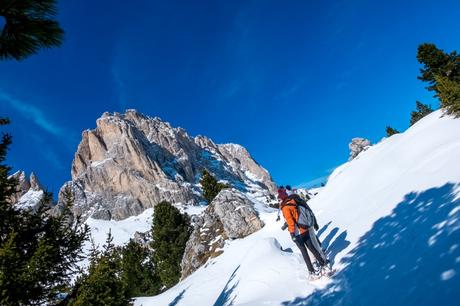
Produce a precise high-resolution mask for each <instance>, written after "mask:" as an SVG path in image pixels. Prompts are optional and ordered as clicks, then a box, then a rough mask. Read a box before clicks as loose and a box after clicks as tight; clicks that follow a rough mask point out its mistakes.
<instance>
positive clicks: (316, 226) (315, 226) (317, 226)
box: [313, 221, 319, 231]
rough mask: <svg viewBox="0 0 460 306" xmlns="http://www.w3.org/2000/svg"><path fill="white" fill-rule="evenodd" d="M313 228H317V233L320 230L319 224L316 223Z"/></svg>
mask: <svg viewBox="0 0 460 306" xmlns="http://www.w3.org/2000/svg"><path fill="white" fill-rule="evenodd" d="M313 227H314V228H315V231H317V230H319V225H318V223H317V222H316V221H315V225H313Z"/></svg>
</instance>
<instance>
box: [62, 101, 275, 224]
mask: <svg viewBox="0 0 460 306" xmlns="http://www.w3.org/2000/svg"><path fill="white" fill-rule="evenodd" d="M96 123H97V127H96V129H94V130H86V131H84V132H83V133H82V140H81V142H80V144H79V146H78V149H77V152H76V153H75V157H74V160H73V163H72V171H71V174H72V180H71V181H70V182H67V183H65V184H64V186H63V187H62V188H61V191H60V192H59V201H58V207H59V206H60V205H63V197H62V194H63V190H64V188H70V189H71V190H72V192H73V194H74V198H75V203H74V206H73V210H74V213H75V214H79V215H81V216H82V217H83V219H86V218H87V217H90V216H91V217H93V218H99V219H106V220H109V219H115V220H121V219H124V218H127V217H129V216H132V215H138V214H140V213H141V212H143V211H144V210H145V209H147V208H150V207H153V206H154V205H155V204H156V203H158V202H160V201H162V200H167V201H169V202H171V203H182V204H188V205H195V204H198V203H200V202H202V201H204V199H203V197H202V195H201V190H200V187H199V184H198V183H199V178H200V176H201V171H202V170H203V169H204V168H206V169H208V171H209V172H211V173H212V174H213V175H215V176H216V178H217V179H218V180H224V181H226V182H228V183H229V184H230V185H232V186H236V187H238V188H239V189H241V190H245V191H249V190H250V191H254V192H259V193H262V194H265V196H267V195H271V194H273V193H274V192H275V185H274V183H273V182H272V180H271V177H270V175H269V174H268V172H267V171H266V170H265V169H263V168H262V167H261V166H260V165H258V164H257V163H256V162H255V161H254V160H253V159H252V157H251V156H250V155H249V153H248V152H247V151H246V150H245V149H244V148H243V147H241V146H238V145H234V144H226V145H216V144H215V143H214V142H212V140H210V139H209V138H206V137H204V136H197V137H195V138H192V137H190V136H189V135H188V134H187V132H186V131H185V130H184V129H182V128H173V127H171V125H170V124H169V123H167V122H164V121H162V120H161V119H159V118H152V117H148V116H144V115H142V114H140V113H138V112H137V111H135V110H127V111H126V113H124V114H119V113H113V114H112V113H107V112H106V113H104V114H103V115H102V117H101V118H99V119H98V120H97V121H96Z"/></svg>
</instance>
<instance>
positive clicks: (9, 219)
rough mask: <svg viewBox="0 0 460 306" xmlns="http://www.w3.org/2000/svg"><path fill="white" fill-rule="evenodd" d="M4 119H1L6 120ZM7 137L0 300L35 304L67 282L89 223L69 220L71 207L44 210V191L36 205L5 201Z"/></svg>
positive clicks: (2, 149) (8, 190)
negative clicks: (34, 207)
mask: <svg viewBox="0 0 460 306" xmlns="http://www.w3.org/2000/svg"><path fill="white" fill-rule="evenodd" d="M7 122H8V121H7V120H4V119H2V120H0V124H2V125H3V124H6V123H7ZM10 143H11V136H9V135H6V134H4V135H3V139H2V142H1V143H0V163H1V164H0V191H1V193H0V305H38V304H43V303H51V302H53V301H54V300H55V299H56V295H57V294H58V293H59V292H63V291H65V290H67V289H68V287H69V286H70V280H71V278H72V276H74V275H75V274H76V273H77V272H78V269H77V266H76V263H77V262H78V261H80V260H81V259H82V257H81V255H80V254H81V252H82V245H83V242H84V241H85V240H86V239H87V236H88V228H87V227H86V226H81V223H80V221H79V219H78V218H77V220H76V221H75V222H73V223H70V222H69V219H70V218H71V212H70V206H71V204H72V198H71V196H70V195H68V196H67V197H66V199H67V203H66V204H67V205H66V208H65V209H64V210H63V211H62V214H61V215H59V216H57V217H55V216H51V215H49V213H48V210H49V207H48V206H47V205H46V203H49V202H50V200H51V194H49V193H45V197H44V199H43V200H42V202H41V205H40V206H39V208H38V210H37V211H36V212H33V211H31V210H26V209H18V208H17V207H15V206H14V205H12V204H11V203H9V201H10V200H9V199H10V196H11V195H12V194H13V193H14V191H15V190H16V185H17V182H15V181H14V180H9V179H8V171H9V170H10V168H9V167H8V166H6V165H4V164H3V162H4V161H5V157H6V152H7V148H8V145H9V144H10Z"/></svg>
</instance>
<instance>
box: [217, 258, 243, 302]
mask: <svg viewBox="0 0 460 306" xmlns="http://www.w3.org/2000/svg"><path fill="white" fill-rule="evenodd" d="M239 268H240V266H238V267H236V269H235V271H233V273H232V275H231V276H230V278H229V279H228V281H227V283H226V284H225V287H224V289H223V290H222V292H221V293H220V295H219V297H218V298H217V300H216V302H215V303H214V306H231V305H233V301H234V300H235V297H233V299H231V295H232V293H233V291H235V289H236V287H237V286H238V283H239V281H237V282H235V283H234V284H233V285H231V283H232V281H233V280H234V279H235V277H236V272H237V271H238V269H239ZM230 286H231V287H230Z"/></svg>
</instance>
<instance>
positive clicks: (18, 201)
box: [9, 171, 51, 210]
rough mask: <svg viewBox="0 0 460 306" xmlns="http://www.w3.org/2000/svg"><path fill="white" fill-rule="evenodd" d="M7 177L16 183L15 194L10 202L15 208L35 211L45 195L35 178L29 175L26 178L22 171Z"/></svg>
mask: <svg viewBox="0 0 460 306" xmlns="http://www.w3.org/2000/svg"><path fill="white" fill-rule="evenodd" d="M9 177H10V178H15V179H16V180H17V181H18V186H17V188H16V193H15V194H14V195H13V196H12V197H11V199H10V202H11V203H13V204H14V205H16V206H17V207H21V208H24V209H32V210H36V209H37V208H38V206H39V204H40V203H41V201H42V200H43V197H44V195H45V192H44V191H43V187H42V186H41V184H40V182H39V180H38V178H37V176H36V175H35V174H34V173H31V174H30V176H29V178H27V177H26V174H25V172H24V171H18V172H16V173H14V174H12V175H11V176H9ZM46 204H51V203H46Z"/></svg>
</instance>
